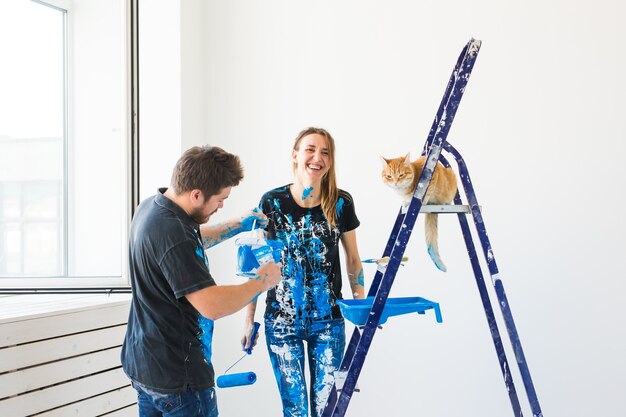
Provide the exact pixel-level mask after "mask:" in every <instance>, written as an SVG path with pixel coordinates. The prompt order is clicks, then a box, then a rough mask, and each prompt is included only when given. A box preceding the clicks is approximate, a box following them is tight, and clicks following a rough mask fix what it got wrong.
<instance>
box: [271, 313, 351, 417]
mask: <svg viewBox="0 0 626 417" xmlns="http://www.w3.org/2000/svg"><path fill="white" fill-rule="evenodd" d="M265 338H266V340H267V349H268V351H269V355H270V360H271V361H272V367H273V368H274V376H275V377H276V382H277V383H278V391H279V392H280V398H281V400H282V403H283V416H284V417H307V416H308V411H309V404H308V401H307V388H306V381H305V377H304V372H305V370H304V355H305V346H304V345H305V343H306V354H307V357H308V362H309V372H310V377H311V388H310V407H311V416H312V417H318V416H320V415H321V414H322V412H323V411H324V406H325V405H326V401H327V400H328V395H329V394H330V390H331V389H332V386H333V383H334V375H333V374H334V372H335V371H336V370H338V369H339V367H340V365H341V360H342V359H343V353H344V349H345V346H346V329H345V323H344V320H343V319H333V320H331V321H326V322H321V323H302V324H297V325H293V324H291V325H284V324H281V323H276V322H274V321H270V320H266V321H265Z"/></svg>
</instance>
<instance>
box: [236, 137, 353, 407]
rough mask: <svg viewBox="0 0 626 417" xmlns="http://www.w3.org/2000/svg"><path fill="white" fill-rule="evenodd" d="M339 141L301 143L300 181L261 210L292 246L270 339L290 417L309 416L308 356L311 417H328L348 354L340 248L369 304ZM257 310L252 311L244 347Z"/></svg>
mask: <svg viewBox="0 0 626 417" xmlns="http://www.w3.org/2000/svg"><path fill="white" fill-rule="evenodd" d="M334 157H335V142H334V140H333V138H332V136H331V135H330V134H329V133H328V132H327V131H326V130H324V129H319V128H308V129H305V130H303V131H302V132H300V134H299V135H298V136H297V138H296V140H295V143H294V146H293V150H292V161H293V171H294V174H295V182H294V183H292V184H289V185H285V186H282V187H279V188H276V189H274V190H271V191H269V192H267V193H265V195H263V197H262V198H261V203H260V207H261V209H262V211H263V213H265V215H266V216H267V217H268V220H269V223H268V226H267V228H266V232H267V238H268V239H275V240H278V241H280V242H282V243H283V244H284V250H283V253H282V257H281V263H282V275H283V280H282V282H281V283H280V284H279V285H278V286H277V287H276V288H275V289H274V290H272V291H271V292H269V293H268V294H267V301H266V309H265V336H266V340H267V347H268V351H269V355H270V359H271V362H272V366H273V368H274V374H275V376H276V381H277V383H278V389H279V392H280V396H281V399H282V404H283V415H284V416H289V417H292V416H303V417H306V416H307V415H308V404H307V403H308V401H307V387H306V382H305V376H304V369H305V363H304V362H305V349H306V356H307V357H308V363H309V372H310V377H311V378H310V380H311V388H310V396H311V397H310V407H311V416H313V417H317V416H320V415H321V414H322V411H323V410H324V406H325V404H326V400H327V399H328V395H329V393H330V390H331V388H332V385H333V382H334V379H333V373H334V372H335V371H336V370H338V369H339V366H340V365H341V359H342V358H343V352H344V348H345V324H344V319H343V317H342V316H341V311H340V309H339V306H338V305H337V303H336V300H338V299H341V298H343V297H342V294H341V287H342V285H341V284H342V282H341V266H340V264H339V242H340V241H341V244H342V246H343V249H344V253H345V261H346V263H347V265H346V270H347V272H348V278H349V282H350V288H351V293H352V295H353V297H354V298H363V297H364V293H365V290H364V283H363V269H362V266H361V261H360V259H359V251H358V248H357V243H356V232H355V229H356V228H357V227H358V226H359V220H358V218H357V216H356V214H355V211H354V204H353V201H352V197H351V196H350V194H348V193H347V192H345V191H343V190H340V189H338V188H337V185H336V181H335V161H334ZM255 310H256V303H251V304H250V305H249V306H248V310H247V315H246V332H245V335H244V337H243V339H242V344H243V345H244V347H248V346H249V345H250V343H254V342H255V341H250V340H249V335H250V334H251V328H252V325H253V322H254V313H255Z"/></svg>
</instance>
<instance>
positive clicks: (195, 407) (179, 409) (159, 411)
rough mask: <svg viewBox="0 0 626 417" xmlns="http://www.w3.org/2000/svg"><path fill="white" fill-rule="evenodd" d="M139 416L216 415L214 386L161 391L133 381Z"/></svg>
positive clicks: (186, 416)
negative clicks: (200, 388)
mask: <svg viewBox="0 0 626 417" xmlns="http://www.w3.org/2000/svg"><path fill="white" fill-rule="evenodd" d="M133 387H134V388H135V389H136V390H137V405H138V406H139V417H217V414H218V413H217V397H216V395H215V388H208V389H203V390H187V391H182V392H176V393H162V392H156V391H153V390H151V389H150V388H148V387H144V386H143V385H141V384H138V383H136V382H133Z"/></svg>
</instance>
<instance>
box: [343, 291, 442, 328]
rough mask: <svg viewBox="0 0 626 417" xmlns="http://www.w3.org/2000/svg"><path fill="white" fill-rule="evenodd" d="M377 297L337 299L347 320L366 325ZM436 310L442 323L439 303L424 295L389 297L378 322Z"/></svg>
mask: <svg viewBox="0 0 626 417" xmlns="http://www.w3.org/2000/svg"><path fill="white" fill-rule="evenodd" d="M374 298H375V297H367V298H363V299H357V300H337V303H338V304H339V307H340V308H341V313H342V314H343V317H344V318H345V319H346V320H349V321H351V322H352V323H353V324H355V325H357V326H364V325H365V324H366V323H367V318H368V317H369V315H370V313H371V310H372V304H373V302H374ZM431 309H432V310H434V311H435V319H436V320H437V323H442V322H443V320H442V318H441V310H440V309H439V303H435V302H433V301H429V300H427V299H425V298H422V297H399V298H387V302H386V304H385V308H384V309H383V312H382V314H381V316H380V320H379V322H378V324H383V323H385V322H386V321H387V319H388V318H389V317H391V316H398V315H401V314H409V313H418V314H424V313H425V312H426V310H431Z"/></svg>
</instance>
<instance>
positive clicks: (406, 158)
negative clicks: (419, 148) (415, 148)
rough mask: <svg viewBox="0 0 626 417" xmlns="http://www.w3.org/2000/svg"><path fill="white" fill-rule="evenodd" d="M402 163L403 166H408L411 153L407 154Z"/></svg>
mask: <svg viewBox="0 0 626 417" xmlns="http://www.w3.org/2000/svg"><path fill="white" fill-rule="evenodd" d="M404 163H405V164H410V163H411V152H408V153H407V154H406V155H405V156H404Z"/></svg>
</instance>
